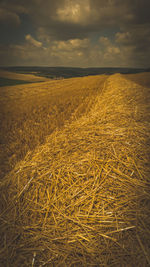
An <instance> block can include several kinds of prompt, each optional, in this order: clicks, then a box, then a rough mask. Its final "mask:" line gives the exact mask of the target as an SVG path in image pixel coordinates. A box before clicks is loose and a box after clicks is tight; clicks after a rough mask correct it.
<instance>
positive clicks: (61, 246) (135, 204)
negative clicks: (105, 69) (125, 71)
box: [0, 74, 150, 267]
mask: <svg viewBox="0 0 150 267" xmlns="http://www.w3.org/2000/svg"><path fill="white" fill-rule="evenodd" d="M137 77H138V76H137ZM54 84H55V88H57V90H56V96H57V101H56V97H55V93H54V91H53V87H54ZM40 86H43V91H42V89H41V91H40V90H39V89H38V92H39V94H40V98H38V97H37V94H36V93H35V94H34V93H33V92H36V90H37V89H36V84H35V85H34V86H33V85H24V86H23V85H22V86H20V87H15V90H17V89H16V88H18V91H19V92H20V94H26V95H28V101H27V103H29V106H31V109H28V108H27V110H30V113H28V111H27V110H26V111H24V112H23V113H21V111H20V112H19V114H26V116H25V115H24V116H23V115H18V116H20V120H19V122H20V121H21V123H19V122H18V124H16V126H15V127H16V128H15V129H16V133H19V131H20V130H21V131H22V134H24V131H26V132H25V134H24V138H26V139H25V141H24V143H25V144H26V143H27V142H28V147H27V149H26V150H25V148H24V145H23V144H24V143H23V142H21V143H18V146H15V145H14V146H13V144H14V143H15V142H17V139H14V140H13V139H12V138H11V137H10V136H9V134H8V133H7V136H8V137H7V138H8V139H7V140H8V143H9V144H11V146H13V149H15V155H16V160H15V161H14V163H13V164H12V165H11V166H5V167H6V168H4V170H3V174H5V176H4V177H3V178H2V179H1V184H0V188H1V194H0V203H1V204H0V210H1V211H0V229H1V234H0V239H1V242H0V245H1V248H0V266H32V267H33V266H37V267H38V266H40V267H42V266H60V267H61V266H62V267H63V266H67V267H68V266H70V267H73V266H116V267H117V266H123V267H126V266H139V267H141V266H142V267H145V266H150V213H149V205H150V192H149V185H150V181H149V173H150V164H149V155H150V140H149V137H150V135H149V134H150V106H149V103H150V87H148V86H144V85H142V84H141V83H140V84H138V83H136V81H135V78H134V81H133V79H130V77H128V78H126V76H123V75H120V74H115V75H112V76H107V77H106V76H103V77H101V76H95V77H87V78H77V79H68V80H63V81H55V82H45V83H43V84H41V85H40ZM31 87H32V93H31V95H32V97H30V96H31V95H30V94H29V91H31ZM33 87H34V88H33ZM19 88H24V91H23V89H22V91H21V90H20V89H19ZM25 88H26V89H25ZM44 88H45V89H44ZM33 89H34V90H33ZM25 90H27V92H28V93H25V92H26V91H25ZM64 90H65V94H64V93H63V92H64ZM7 91H8V92H9V91H10V88H7ZM15 92H17V91H15ZM40 92H44V93H43V96H42V93H40ZM46 92H47V93H46ZM69 92H70V93H69ZM52 93H53V94H54V96H53V98H52V97H51V94H52ZM8 94H9V93H8ZM45 96H47V97H45ZM12 97H14V95H13V96H12ZM17 97H18V94H17ZM17 97H16V101H17V99H19V101H22V102H21V103H22V105H21V106H22V107H23V110H25V109H26V107H25V105H24V104H23V103H24V97H23V95H21V96H19V97H18V98H17ZM13 99H14V98H13ZM20 99H21V100H20ZM47 99H49V100H48V101H47V102H46V100H47ZM51 99H53V100H51ZM31 100H33V101H31ZM5 101H6V102H7V97H6V99H5ZM9 101H11V97H10V98H9ZM40 101H41V102H40ZM49 101H50V102H49ZM51 101H54V102H55V110H54V111H53V112H52V110H51V109H52V108H53V107H51V105H53V102H51ZM9 103H11V102H9ZM15 103H17V102H15ZM33 103H34V104H33ZM41 103H42V104H41ZM44 103H45V104H44ZM48 103H49V105H48ZM57 103H59V104H60V107H62V110H59V105H58V104H57ZM65 103H67V104H65ZM36 105H37V107H39V112H38V113H36V111H35V112H32V111H33V110H35V109H36ZM41 105H43V109H44V107H45V110H44V111H43V109H42V106H41ZM44 105H45V106H44ZM8 106H9V107H10V105H8ZM70 106H72V108H71V107H70ZM17 107H18V106H17ZM69 107H70V109H69ZM49 109H50V110H51V111H50V112H49V113H48V112H47V110H49ZM68 109H69V111H68ZM6 113H7V112H6ZM11 114H13V115H12V116H14V117H13V120H14V122H15V121H16V120H17V119H16V117H15V116H16V115H15V114H17V113H16V108H15V109H14V110H13V107H12V111H11ZM30 114H31V115H32V116H31V117H30ZM37 114H38V115H39V118H40V119H39V121H38V116H37ZM44 114H45V115H44ZM47 114H48V115H49V117H48V115H47ZM56 114H57V116H56ZM42 116H43V120H42ZM23 118H24V119H23ZM60 118H61V121H62V123H61V122H60ZM29 120H30V123H29V122H28V121H29ZM36 120H37V122H36ZM49 121H51V124H52V125H53V126H51V128H50V131H48V129H49V127H50V125H51V124H49ZM31 122H32V124H31ZM33 122H34V123H39V126H38V130H35V129H34V123H33ZM24 123H26V124H25V125H24ZM10 124H11V123H10ZM10 124H9V123H8V124H7V126H8V128H9V127H10V126H9V125H10ZM44 125H47V127H46V128H44ZM11 127H12V128H13V126H11ZM17 127H18V128H17ZM8 128H7V127H6V126H5V127H4V128H3V129H5V131H6V132H7V131H8ZM32 128H33V129H32ZM15 129H14V131H15ZM26 129H27V130H26ZM45 129H47V130H46V134H45V135H44V131H45ZM3 131H4V130H3ZM40 131H41V136H42V134H43V135H44V137H43V139H42V140H40V139H39V140H38V142H37V143H36V142H35V141H34V142H33V144H32V142H31V140H29V139H30V138H29V137H27V135H32V139H34V138H35V139H36V137H37V136H38V132H39V134H40ZM17 136H18V137H17V138H18V140H22V139H21V137H20V135H17ZM37 138H38V137H37ZM28 140H29V141H28ZM18 142H20V141H18ZM21 144H22V145H21ZM31 144H32V145H33V147H32V146H31ZM18 147H19V151H20V149H21V147H23V149H24V152H23V155H22V157H21V156H20V154H19V152H18V150H17V149H18ZM28 148H29V149H28ZM7 158H9V153H8V155H7ZM11 158H12V155H11ZM11 162H12V161H11ZM8 165H9V164H8Z"/></svg>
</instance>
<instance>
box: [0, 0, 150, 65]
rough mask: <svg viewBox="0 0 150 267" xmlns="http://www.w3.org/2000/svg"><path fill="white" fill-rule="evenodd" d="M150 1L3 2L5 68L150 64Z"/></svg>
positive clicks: (0, 33) (0, 58)
mask: <svg viewBox="0 0 150 267" xmlns="http://www.w3.org/2000/svg"><path fill="white" fill-rule="evenodd" d="M149 12H150V0H0V66H69V67H132V68H135V67H137V68H147V67H150V15H149Z"/></svg>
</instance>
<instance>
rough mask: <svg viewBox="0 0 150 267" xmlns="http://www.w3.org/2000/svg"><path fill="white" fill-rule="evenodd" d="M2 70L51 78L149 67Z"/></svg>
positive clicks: (128, 72) (131, 71)
mask: <svg viewBox="0 0 150 267" xmlns="http://www.w3.org/2000/svg"><path fill="white" fill-rule="evenodd" d="M1 69H3V70H7V71H12V72H17V73H22V74H34V75H36V76H40V77H46V78H51V79H58V78H73V77H83V76H89V75H100V74H108V75H110V74H114V73H121V74H131V73H132V74H133V73H140V72H144V71H150V69H144V68H137V69H134V68H72V67H35V66H33V67H21V66H17V67H3V68H2V67H1Z"/></svg>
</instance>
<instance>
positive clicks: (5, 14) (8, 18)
mask: <svg viewBox="0 0 150 267" xmlns="http://www.w3.org/2000/svg"><path fill="white" fill-rule="evenodd" d="M0 23H3V24H8V25H19V24H20V18H19V16H18V15H17V14H16V13H14V12H12V11H9V10H7V9H5V8H0Z"/></svg>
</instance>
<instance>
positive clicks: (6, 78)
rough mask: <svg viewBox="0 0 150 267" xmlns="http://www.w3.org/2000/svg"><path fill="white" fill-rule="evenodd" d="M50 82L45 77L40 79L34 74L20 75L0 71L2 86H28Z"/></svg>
mask: <svg viewBox="0 0 150 267" xmlns="http://www.w3.org/2000/svg"><path fill="white" fill-rule="evenodd" d="M44 81H49V79H47V78H45V77H38V76H35V75H33V74H20V73H15V72H10V71H6V70H2V69H1V70H0V86H9V85H17V84H26V83H29V82H44Z"/></svg>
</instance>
